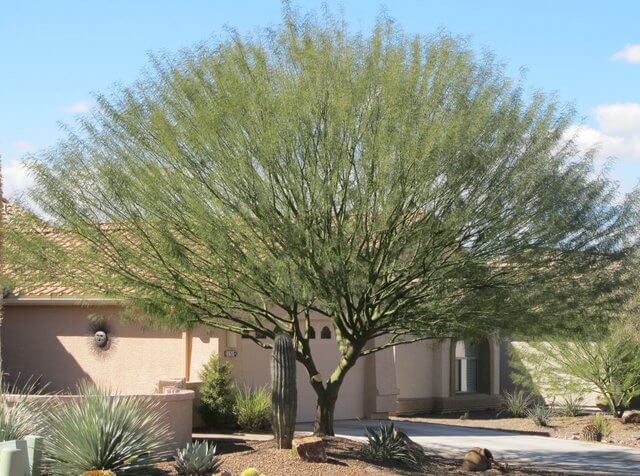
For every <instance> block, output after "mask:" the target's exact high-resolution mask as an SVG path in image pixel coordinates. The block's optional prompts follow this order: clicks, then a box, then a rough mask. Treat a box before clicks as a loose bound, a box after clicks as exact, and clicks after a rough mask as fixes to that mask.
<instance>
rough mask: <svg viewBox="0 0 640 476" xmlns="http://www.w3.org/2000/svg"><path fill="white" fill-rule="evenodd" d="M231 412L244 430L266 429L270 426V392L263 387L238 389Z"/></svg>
mask: <svg viewBox="0 0 640 476" xmlns="http://www.w3.org/2000/svg"><path fill="white" fill-rule="evenodd" d="M233 414H234V416H235V417H236V421H237V422H238V426H239V427H240V429H242V430H244V431H267V430H269V429H270V428H271V393H270V392H269V389H268V388H267V387H266V386H265V387H258V388H256V389H252V388H250V387H246V386H245V387H243V388H241V389H238V391H237V392H236V395H235V402H234V403H233Z"/></svg>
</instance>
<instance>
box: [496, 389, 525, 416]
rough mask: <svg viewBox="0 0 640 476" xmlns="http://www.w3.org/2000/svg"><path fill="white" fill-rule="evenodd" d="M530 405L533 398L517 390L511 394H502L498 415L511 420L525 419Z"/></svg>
mask: <svg viewBox="0 0 640 476" xmlns="http://www.w3.org/2000/svg"><path fill="white" fill-rule="evenodd" d="M532 405H533V398H532V397H531V395H530V394H529V393H526V392H525V391H523V390H517V391H515V392H513V393H511V392H504V393H503V394H502V403H501V405H500V410H499V412H498V414H499V415H507V416H510V417H513V418H525V417H526V416H528V411H529V408H531V406H532Z"/></svg>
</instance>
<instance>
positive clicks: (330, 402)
mask: <svg viewBox="0 0 640 476" xmlns="http://www.w3.org/2000/svg"><path fill="white" fill-rule="evenodd" d="M339 389H340V386H339V385H336V384H332V385H329V386H328V387H327V388H326V389H324V390H322V391H321V392H320V393H318V391H317V390H316V393H318V405H317V407H316V420H315V422H314V424H313V434H314V435H323V436H324V435H326V436H333V435H334V433H333V413H334V411H335V408H336V400H338V390H339Z"/></svg>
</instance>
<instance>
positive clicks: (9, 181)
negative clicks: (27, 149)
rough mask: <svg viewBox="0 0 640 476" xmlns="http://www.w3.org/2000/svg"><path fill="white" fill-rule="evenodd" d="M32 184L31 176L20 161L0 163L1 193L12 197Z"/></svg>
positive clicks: (6, 196)
mask: <svg viewBox="0 0 640 476" xmlns="http://www.w3.org/2000/svg"><path fill="white" fill-rule="evenodd" d="M32 184H33V177H32V176H31V174H30V173H29V171H28V169H27V167H26V166H25V165H24V163H23V162H22V161H14V162H9V163H7V164H3V165H2V189H3V190H2V193H3V195H4V197H5V198H14V197H16V196H17V195H19V194H20V193H21V192H24V190H25V189H27V188H28V187H30V186H31V185H32Z"/></svg>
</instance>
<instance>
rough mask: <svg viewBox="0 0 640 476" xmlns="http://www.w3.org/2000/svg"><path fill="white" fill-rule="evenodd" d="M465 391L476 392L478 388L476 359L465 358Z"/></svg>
mask: <svg viewBox="0 0 640 476" xmlns="http://www.w3.org/2000/svg"><path fill="white" fill-rule="evenodd" d="M466 377H467V388H466V391H467V392H476V391H477V390H478V361H477V360H476V359H467V375H466Z"/></svg>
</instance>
